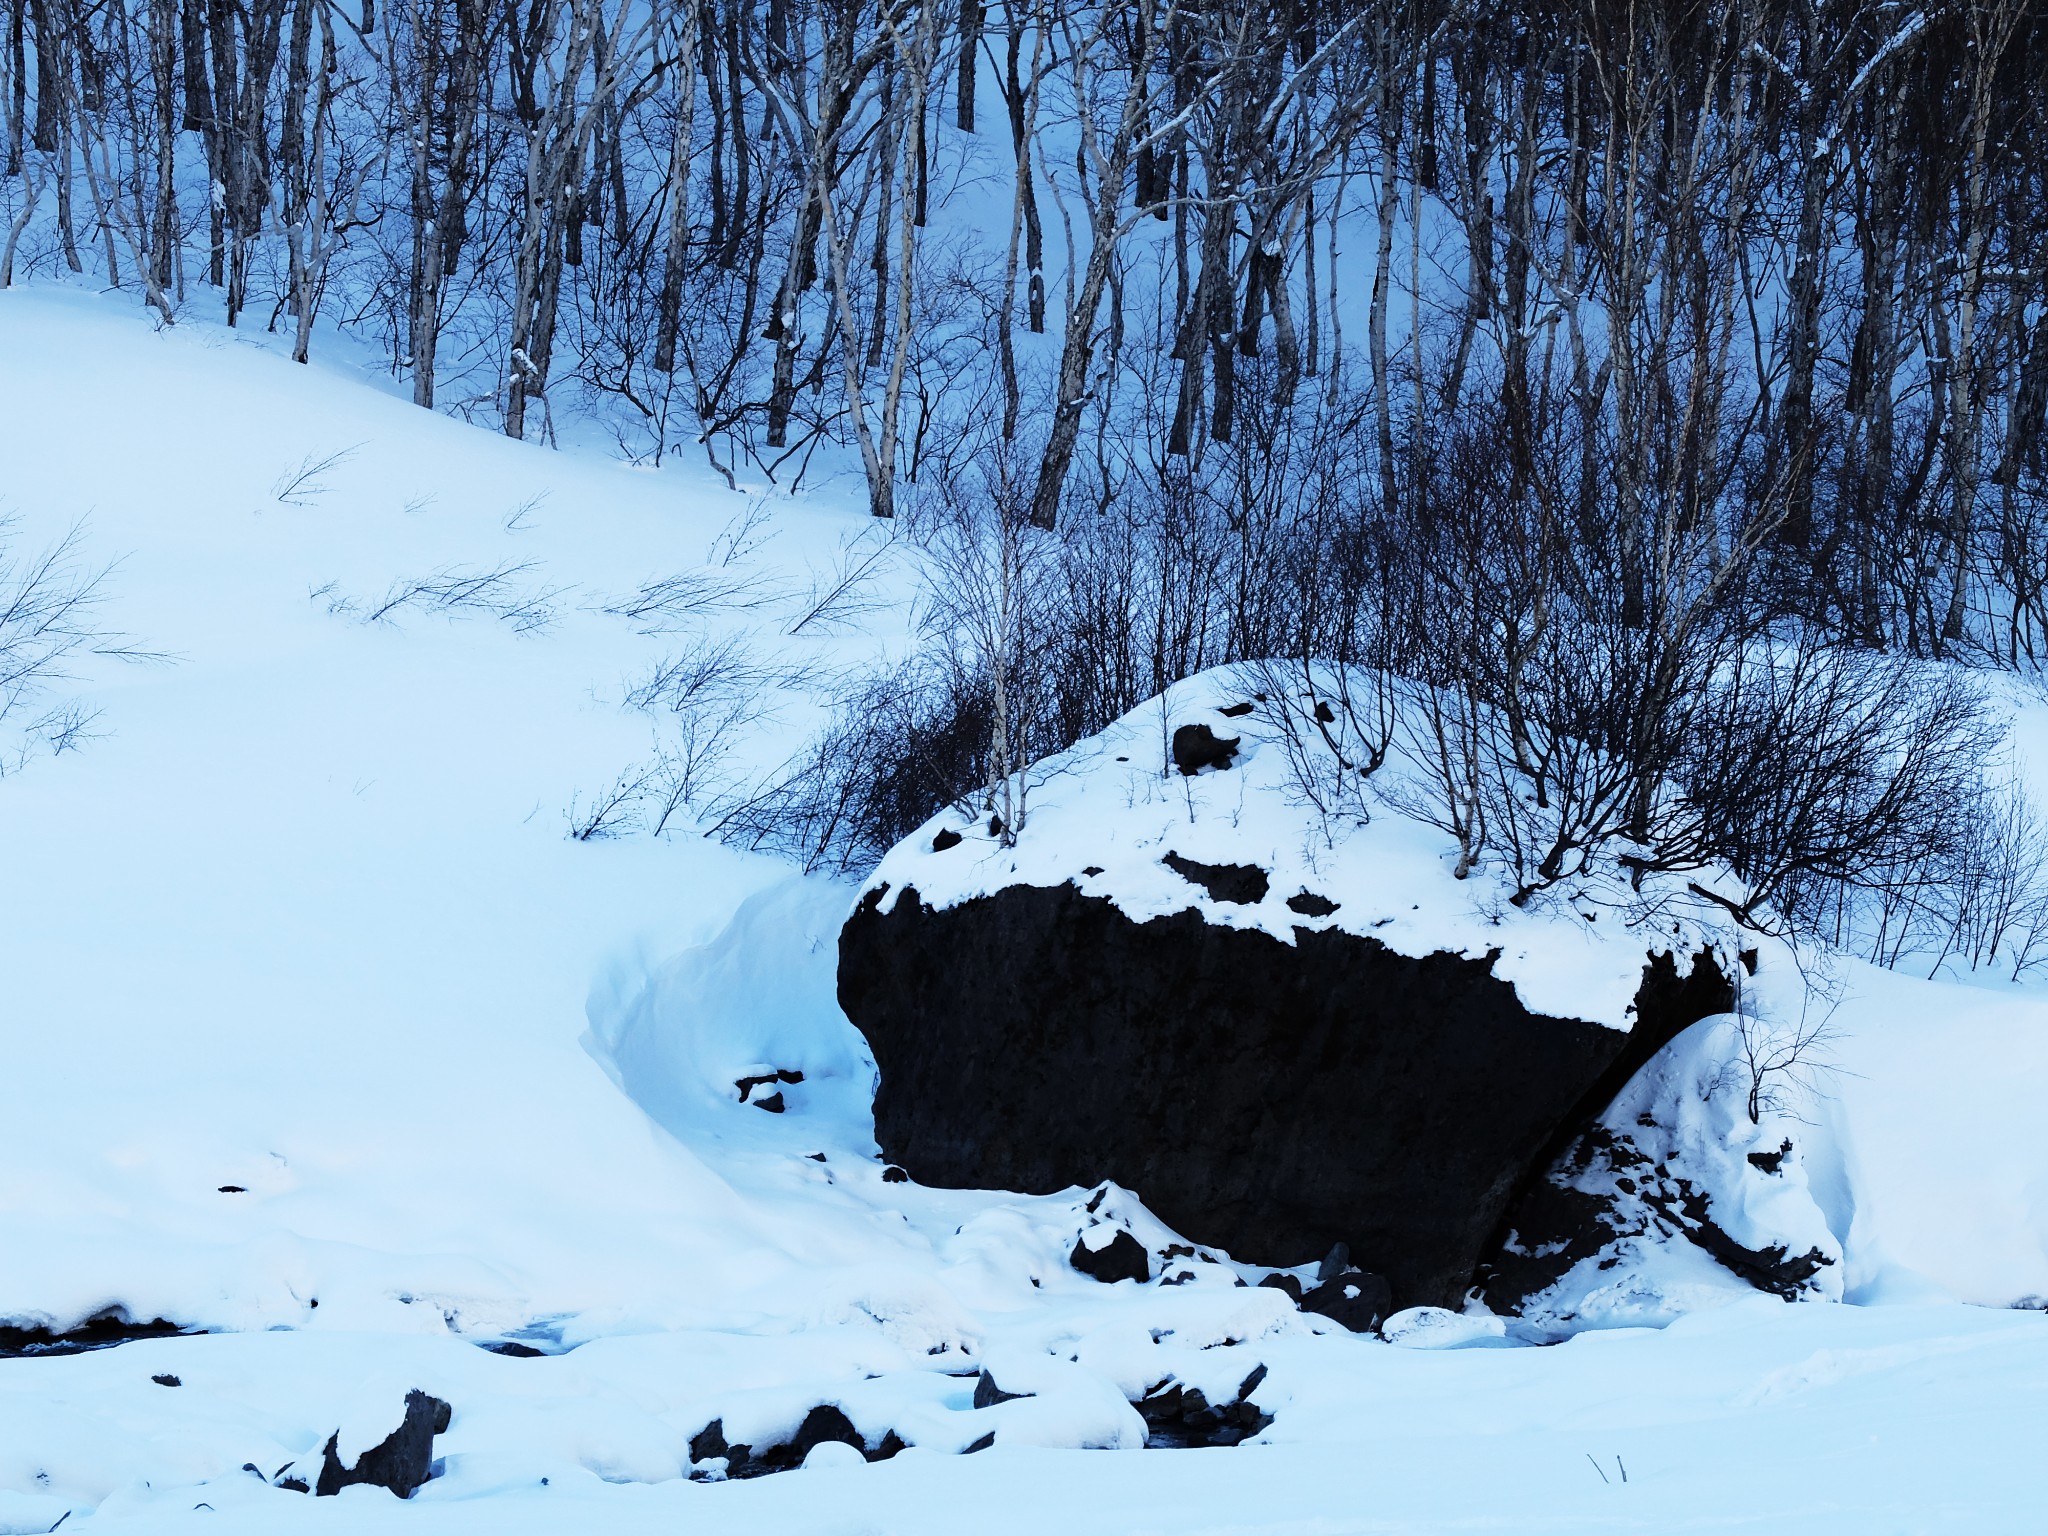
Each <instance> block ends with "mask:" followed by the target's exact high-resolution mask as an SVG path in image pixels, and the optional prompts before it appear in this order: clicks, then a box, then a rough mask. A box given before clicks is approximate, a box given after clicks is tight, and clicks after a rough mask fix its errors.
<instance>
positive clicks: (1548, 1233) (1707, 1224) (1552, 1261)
mask: <svg viewBox="0 0 2048 1536" xmlns="http://www.w3.org/2000/svg"><path fill="white" fill-rule="evenodd" d="M1645 1118H1647V1117H1645ZM1650 1124H1651V1125H1654V1124H1655V1121H1650ZM1791 1151H1792V1145H1791V1143H1790V1142H1789V1141H1788V1142H1786V1143H1785V1144H1784V1145H1783V1146H1782V1147H1781V1148H1780V1149H1779V1150H1778V1151H1776V1152H1768V1153H1755V1152H1753V1153H1751V1154H1749V1161H1750V1162H1751V1163H1753V1164H1755V1165H1756V1166H1757V1167H1758V1168H1759V1169H1761V1170H1762V1171H1763V1172H1765V1173H1772V1174H1775V1173H1776V1172H1777V1171H1778V1167H1779V1166H1780V1165H1781V1164H1782V1162H1783V1160H1784V1158H1785V1157H1786V1156H1788V1155H1789V1154H1790V1153H1791ZM1760 1158H1761V1159H1763V1161H1761V1162H1760V1161H1758V1160H1759V1159H1760ZM1766 1165H1768V1166H1766ZM1595 1167H1599V1168H1604V1169H1605V1170H1606V1171H1608V1172H1610V1173H1613V1174H1614V1175H1615V1177H1614V1179H1613V1184H1614V1187H1615V1190H1616V1191H1617V1193H1615V1194H1611V1195H1602V1194H1595V1193H1590V1192H1588V1191H1587V1190H1584V1189H1580V1188H1576V1187H1574V1184H1573V1180H1574V1179H1576V1178H1577V1177H1578V1176H1580V1175H1582V1174H1584V1173H1585V1172H1586V1171H1587V1170H1588V1169H1589V1168H1595ZM1510 1226H1511V1230H1512V1232H1513V1234H1514V1239H1515V1241H1514V1242H1513V1244H1512V1245H1504V1246H1503V1247H1502V1249H1501V1250H1500V1251H1498V1252H1496V1253H1495V1254H1494V1255H1493V1257H1492V1259H1491V1261H1490V1263H1489V1265H1488V1266H1487V1267H1488V1273H1487V1275H1486V1277H1485V1295H1486V1300H1487V1303H1488V1305H1490V1306H1492V1307H1493V1308H1494V1309H1495V1310H1497V1311H1499V1310H1509V1309H1516V1308H1519V1307H1521V1306H1522V1305H1523V1304H1524V1303H1526V1302H1527V1301H1528V1300H1529V1299H1530V1298H1531V1297H1534V1296H1536V1295H1538V1294H1539V1293H1540V1292H1542V1291H1544V1290H1547V1289H1548V1288H1549V1287H1550V1286H1552V1285H1554V1284H1555V1283H1556V1282H1557V1281H1558V1280H1560V1279H1562V1278H1563V1277H1564V1276H1565V1274H1566V1273H1568V1272H1569V1271H1570V1270H1571V1269H1572V1268H1573V1267H1574V1266H1575V1265H1577V1264H1579V1263H1580V1262H1581V1261H1582V1260H1585V1259H1589V1258H1593V1257H1595V1256H1597V1255H1598V1254H1600V1253H1601V1251H1602V1250H1603V1249H1605V1248H1606V1247H1607V1245H1608V1244H1609V1243H1610V1242H1612V1241H1614V1240H1615V1239H1616V1238H1620V1237H1637V1236H1643V1235H1645V1234H1648V1235H1651V1236H1653V1237H1654V1236H1658V1235H1664V1236H1680V1237H1684V1238H1685V1239H1686V1240H1687V1241H1689V1242H1691V1243H1692V1244H1693V1245H1694V1246H1695V1247H1697V1248H1699V1249H1700V1250H1701V1251H1702V1252H1704V1253H1706V1254H1707V1255H1708V1256H1709V1257H1711V1258H1712V1259H1714V1260H1715V1261H1716V1262H1718V1263H1719V1264H1720V1265H1721V1266H1722V1267H1723V1268H1724V1269H1727V1270H1729V1271H1730V1272H1731V1273H1733V1274H1735V1275H1738V1276H1740V1277H1741V1278H1742V1279H1744V1280H1747V1281H1748V1282H1749V1283H1750V1284H1751V1285H1753V1286H1755V1287H1756V1288H1757V1289H1758V1290H1760V1291H1768V1292H1769V1293H1770V1294H1772V1295H1774V1296H1782V1297H1784V1298H1785V1299H1786V1300H1788V1301H1789V1300H1792V1299H1793V1298H1795V1297H1798V1296H1801V1295H1804V1294H1805V1293H1806V1291H1807V1287H1808V1282H1809V1281H1811V1280H1812V1279H1813V1277H1814V1276H1815V1275H1817V1274H1819V1273H1820V1272H1821V1270H1823V1269H1825V1268H1827V1267H1828V1266H1829V1265H1831V1264H1833V1263H1834V1260H1833V1259H1832V1258H1830V1257H1828V1255H1826V1254H1824V1253H1822V1252H1821V1251H1820V1249H1818V1248H1811V1249H1808V1250H1807V1251H1806V1252H1805V1253H1799V1254H1795V1253H1792V1252H1791V1251H1790V1249H1789V1248H1788V1247H1787V1246H1786V1245H1784V1244H1782V1243H1773V1244H1770V1245H1768V1246H1766V1247H1764V1248H1750V1247H1747V1246H1745V1245H1744V1244H1742V1243H1739V1242H1737V1241H1736V1240H1735V1239H1734V1238H1733V1237H1731V1236H1730V1235H1729V1234H1728V1232H1727V1230H1726V1229H1725V1228H1723V1227H1722V1226H1721V1224H1720V1223H1719V1222H1718V1221H1716V1220H1715V1219H1714V1213H1713V1201H1712V1198H1711V1197H1710V1195H1709V1194H1708V1192H1707V1191H1706V1190H1704V1189H1702V1188H1700V1187H1699V1186H1698V1185H1697V1184H1696V1183H1694V1181H1693V1180H1691V1179H1689V1178H1686V1177H1685V1176H1683V1175H1681V1174H1676V1173H1673V1172H1672V1170H1671V1169H1670V1168H1669V1167H1668V1166H1667V1165H1666V1164H1664V1163H1661V1162H1659V1161H1657V1160H1656V1159H1654V1158H1652V1157H1650V1156H1649V1155H1648V1154H1647V1153H1645V1152H1644V1151H1643V1150H1642V1149H1641V1148H1640V1147H1638V1146H1637V1145H1636V1144H1635V1142H1634V1141H1633V1140H1631V1139H1630V1137H1629V1136H1628V1135H1627V1134H1616V1133H1615V1132H1614V1131H1612V1130H1611V1129H1609V1128H1608V1127H1607V1126H1605V1125H1593V1126H1589V1127H1587V1128H1586V1130H1585V1131H1584V1132H1583V1133H1582V1134H1581V1135H1579V1136H1578V1137H1576V1138H1575V1139H1574V1141H1573V1142H1572V1145H1571V1147H1570V1148H1569V1149H1568V1151H1567V1152H1566V1153H1565V1155H1564V1156H1563V1157H1561V1158H1559V1159H1558V1161H1557V1162H1556V1164H1555V1165H1553V1166H1552V1167H1551V1168H1550V1169H1549V1170H1548V1172H1547V1173H1546V1175H1545V1177H1543V1178H1541V1179H1539V1180H1537V1181H1536V1182H1535V1183H1534V1184H1532V1185H1531V1186H1530V1187H1529V1189H1528V1191H1527V1192H1526V1193H1525V1194H1524V1195H1523V1196H1522V1197H1521V1199H1520V1200H1519V1201H1517V1202H1516V1204H1515V1206H1514V1209H1513V1213H1512V1216H1511V1219H1510Z"/></svg>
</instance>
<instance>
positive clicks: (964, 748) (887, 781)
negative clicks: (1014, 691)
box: [708, 660, 993, 873]
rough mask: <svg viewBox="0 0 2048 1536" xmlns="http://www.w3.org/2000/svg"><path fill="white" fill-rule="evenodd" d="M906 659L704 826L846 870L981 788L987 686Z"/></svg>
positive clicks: (811, 867) (811, 865) (742, 842)
mask: <svg viewBox="0 0 2048 1536" xmlns="http://www.w3.org/2000/svg"><path fill="white" fill-rule="evenodd" d="M962 682H963V679H962V677H961V676H960V674H958V673H957V672H954V671H952V670H950V669H947V668H942V667H938V666H934V665H933V664H932V663H931V662H930V661H929V660H913V661H910V662H907V663H905V664H903V665H902V666H899V667H895V668H892V669H889V670H886V671H882V672H878V673H875V674H872V675H870V676H869V677H867V678H865V679H862V680H859V681H857V682H855V683H852V684H850V685H849V686H848V689H847V697H846V701H845V702H844V703H843V704H842V705H841V706H840V708H839V709H838V710H837V711H836V712H835V713H834V715H833V717H832V720H831V722H830V723H829V724H828V725H827V726H826V727H825V729H824V730H822V731H821V732H819V733H818V734H817V735H816V736H815V737H813V738H812V740H811V741H810V742H809V743H807V744H806V745H805V746H804V748H803V749H802V750H801V751H799V752H798V753H797V754H796V755H795V756H794V757H793V758H791V759H790V760H789V761H788V762H786V763H784V764H783V765H782V767H781V768H780V769H778V770H777V771H775V772H774V773H772V774H770V775H768V776H767V777H766V778H765V779H764V780H763V781H762V782H761V783H759V784H758V785H755V786H753V787H752V788H750V789H748V790H747V791H746V792H744V793H739V794H734V795H732V796H730V797H728V798H727V800H726V801H725V802H724V803H723V804H722V805H720V806H718V807H716V808H715V811H714V814H713V815H712V817H711V819H710V825H709V828H708V830H709V831H710V833H711V834H712V835H714V836H716V837H718V838H719V839H721V840H722V841H724V842H728V843H732V844H734V845H735V846H738V847H743V848H749V849H759V850H764V851H767V852H771V853H778V854H781V855H782V856H784V857H786V858H791V859H794V860H796V861H797V862H798V863H800V864H802V866H803V867H804V869H805V870H806V871H807V872H808V871H815V870H820V869H829V870H834V871H837V872H840V873H850V872H854V871H859V870H863V869H866V868H868V867H870V866H872V865H873V864H874V863H875V862H876V861H877V860H879V859H880V858H881V856H882V855H883V854H884V853H886V852H887V851H888V850H889V848H890V847H891V846H893V845H894V844H895V843H896V841H897V840H898V839H899V838H901V837H903V836H904V835H905V834H906V833H908V832H910V831H911V830H912V829H913V828H915V827H916V826H917V825H918V824H919V823H921V822H923V821H924V820H925V819H926V818H927V817H929V816H930V815H931V814H932V813H933V812H934V811H936V810H937V809H938V808H939V807H940V806H942V805H945V804H947V803H949V802H951V801H953V800H955V799H957V798H959V796H960V795H961V794H962V793H963V791H965V790H967V789H970V788H972V787H975V786H985V785H986V784H987V783H988V756H987V753H988V744H989V739H990V727H991V721H992V716H993V711H992V708H991V704H990V700H989V698H988V695H987V694H986V692H982V691H975V690H972V689H969V690H968V691H965V692H962V691H959V685H960V684H961V683H962Z"/></svg>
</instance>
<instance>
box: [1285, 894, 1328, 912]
mask: <svg viewBox="0 0 2048 1536" xmlns="http://www.w3.org/2000/svg"><path fill="white" fill-rule="evenodd" d="M1287 910H1288V911H1290V912H1299V913H1300V914H1301V915H1302V916H1303V917H1328V916H1329V915H1330V914H1331V913H1332V912H1334V911H1336V910H1337V903H1336V902H1334V901H1332V900H1330V898H1329V897H1327V896H1318V895H1317V894H1316V893H1315V892H1314V891H1303V892H1301V893H1300V894H1299V895H1296V896H1290V897H1288V898H1287Z"/></svg>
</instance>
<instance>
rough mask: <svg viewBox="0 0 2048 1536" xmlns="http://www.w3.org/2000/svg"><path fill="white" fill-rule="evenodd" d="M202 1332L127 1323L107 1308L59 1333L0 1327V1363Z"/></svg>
mask: <svg viewBox="0 0 2048 1536" xmlns="http://www.w3.org/2000/svg"><path fill="white" fill-rule="evenodd" d="M203 1331H204V1330H201V1329H187V1328H180V1327H179V1326H178V1325H177V1324H176V1323H172V1322H166V1321H165V1320H164V1319H163V1318H161V1317H153V1318H151V1319H150V1320H149V1321H148V1322H146V1323H135V1322H130V1321H129V1320H128V1314H127V1313H126V1312H125V1311H124V1310H122V1309H121V1308H119V1307H109V1308H108V1309H107V1310H106V1311H104V1312H99V1313H96V1314H94V1315H93V1316H91V1317H89V1318H87V1319H86V1320H85V1321H84V1322H82V1323H80V1324H79V1325H78V1326H77V1327H76V1328H67V1329H66V1330H64V1331H63V1332H62V1333H58V1332H54V1331H53V1330H51V1329H49V1328H47V1327H45V1326H43V1325H42V1324H40V1323H34V1324H30V1325H28V1326H26V1327H24V1326H22V1325H20V1324H18V1323H0V1360H11V1359H15V1358H17V1357H19V1356H22V1355H82V1354H84V1353H85V1352H86V1351H88V1350H93V1349H112V1348H113V1347H114V1346H115V1345H116V1344H128V1343H132V1342H134V1341H135V1340H136V1339H174V1338H178V1337H179V1336H181V1335H183V1334H187V1333H194V1332H203Z"/></svg>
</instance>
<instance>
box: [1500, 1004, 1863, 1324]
mask: <svg viewBox="0 0 2048 1536" xmlns="http://www.w3.org/2000/svg"><path fill="white" fill-rule="evenodd" d="M1743 1028H1744V1025H1743V1021H1742V1020H1741V1019H1739V1018H1737V1017H1735V1016H1732V1015H1721V1016H1717V1017H1715V1018H1711V1019H1704V1020H1702V1021H1700V1022H1699V1023H1698V1024H1695V1025H1693V1026H1692V1028H1690V1029H1688V1030H1687V1031H1686V1032H1685V1033H1684V1034H1682V1035H1680V1036H1679V1037H1678V1038H1677V1039H1676V1040H1674V1041H1673V1042H1672V1043H1671V1044H1670V1045H1668V1046H1666V1047H1665V1048H1664V1050H1663V1051H1661V1052H1660V1053H1658V1055H1657V1056H1656V1057H1655V1058H1653V1059H1652V1060H1651V1062H1650V1063H1649V1065H1648V1066H1646V1067H1644V1068H1643V1069H1642V1070H1641V1071H1640V1072H1638V1073H1637V1074H1636V1076H1635V1077H1634V1078H1633V1079H1632V1080H1631V1081H1630V1083H1629V1085H1628V1086H1627V1087H1626V1088H1625V1089H1624V1090H1623V1091H1622V1092H1621V1094H1620V1095H1619V1096H1617V1097H1616V1099H1615V1100H1614V1103H1613V1104H1612V1105H1611V1106H1610V1107H1609V1108H1608V1110H1607V1112H1606V1113H1605V1114H1603V1115H1602V1116H1601V1118H1600V1120H1599V1122H1598V1124H1596V1125H1595V1126H1593V1127H1592V1128H1591V1129H1590V1130H1589V1131H1588V1132H1587V1133H1586V1134H1585V1135H1584V1136H1582V1137H1581V1138H1580V1139H1579V1141H1578V1143H1577V1144H1576V1145H1575V1146H1574V1147H1573V1148H1572V1149H1571V1150H1570V1151H1569V1152H1567V1153H1566V1155H1565V1157H1564V1158H1563V1159H1562V1160H1561V1162H1560V1165H1559V1167H1558V1168H1556V1169H1554V1170H1553V1171H1552V1173H1551V1175H1550V1182H1551V1183H1552V1184H1553V1186H1555V1187H1556V1188H1557V1189H1558V1190H1560V1191H1561V1192H1562V1193H1563V1195H1564V1197H1565V1205H1564V1208H1565V1209H1566V1210H1569V1211H1571V1212H1572V1213H1574V1215H1576V1216H1577V1218H1578V1220H1579V1222H1580V1223H1581V1225H1580V1226H1579V1227H1578V1228H1577V1230H1573V1229H1572V1228H1570V1227H1569V1226H1568V1227H1567V1228H1566V1229H1565V1230H1564V1231H1563V1232H1562V1233H1557V1232H1553V1231H1550V1230H1548V1229H1546V1230H1542V1231H1540V1232H1536V1233H1525V1232H1518V1233H1516V1234H1515V1235H1514V1236H1513V1237H1511V1238H1510V1240H1509V1243H1508V1245H1507V1247H1508V1252H1509V1253H1510V1254H1511V1255H1513V1254H1518V1253H1519V1254H1525V1255H1528V1256H1530V1257H1532V1258H1535V1259H1539V1260H1540V1259H1543V1258H1547V1257H1550V1256H1551V1253H1550V1250H1552V1249H1557V1248H1561V1249H1562V1252H1561V1253H1560V1254H1559V1255H1558V1257H1562V1258H1575V1260H1576V1261H1575V1262H1573V1263H1572V1264H1571V1267H1570V1268H1569V1269H1568V1270H1567V1271H1566V1272H1565V1273H1564V1274H1563V1275H1562V1276H1561V1277H1560V1278H1559V1279H1558V1280H1557V1281H1556V1282H1555V1283H1554V1284H1552V1285H1551V1286H1549V1287H1547V1288H1546V1289H1544V1290H1543V1291H1541V1292H1539V1293H1538V1294H1536V1295H1535V1296H1533V1297H1531V1298H1530V1299H1529V1300H1528V1301H1527V1302H1526V1303H1525V1304H1524V1306H1523V1308H1522V1324H1523V1326H1524V1328H1526V1329H1527V1330H1529V1331H1531V1332H1534V1333H1537V1334H1544V1333H1547V1334H1549V1335H1550V1336H1553V1337H1558V1336H1563V1335H1564V1334H1567V1333H1571V1332H1575V1331H1577V1330H1578V1329H1581V1328H1589V1327H1591V1328H1612V1327H1634V1326H1643V1325H1653V1326H1655V1325H1662V1324H1665V1323H1669V1322H1671V1321H1672V1320H1673V1319H1675V1318H1678V1317H1681V1316H1684V1315H1685V1314H1687V1313H1689V1312H1694V1311H1698V1310H1700V1309H1701V1308H1703V1307H1713V1306H1717V1305H1722V1304H1725V1303H1726V1302H1728V1301H1731V1300H1735V1299H1738V1298H1741V1297H1744V1296H1748V1295H1751V1294H1754V1292H1755V1291H1756V1290H1759V1289H1761V1290H1765V1291H1768V1292H1771V1293H1773V1294H1777V1295H1779V1296H1782V1297H1784V1298H1785V1299H1786V1300H1828V1301H1832V1300H1838V1299H1840V1297H1841V1294H1842V1245H1841V1243H1840V1241H1839V1239H1838V1238H1837V1237H1836V1236H1835V1234H1834V1232H1833V1231H1832V1230H1831V1229H1830V1228H1829V1226H1828V1221H1827V1217H1826V1214H1825V1213H1824V1212H1823V1211H1822V1209H1821V1207H1820V1204H1819V1202H1818V1201H1817V1200H1816V1199H1815V1198H1814V1194H1813V1191H1812V1187H1811V1184H1810V1181H1809V1178H1808V1172H1807V1162H1806V1157H1805V1154H1804V1152H1803V1151H1802V1144H1803V1143H1804V1141H1805V1140H1806V1137H1807V1133H1808V1131H1809V1129H1810V1128H1809V1127H1808V1126H1807V1125H1805V1124H1804V1123H1803V1122H1801V1121H1800V1120H1798V1119H1796V1118H1795V1117H1794V1116H1793V1115H1792V1114H1791V1113H1790V1112H1789V1111H1788V1110H1785V1109H1779V1108H1774V1107H1771V1106H1769V1105H1765V1106H1761V1107H1760V1111H1759V1114H1758V1117H1757V1118H1756V1119H1755V1120H1752V1119H1751V1118H1750V1116H1749V1114H1748V1112H1747V1111H1748V1107H1749V1104H1748V1100H1749V1093H1748V1089H1749V1083H1748V1081H1747V1079H1746V1077H1745V1076H1744V1074H1742V1072H1741V1071H1740V1068H1739V1063H1740V1062H1741V1061H1742V1060H1743V1049H1742V1039H1741V1034H1742V1030H1743ZM1571 1197H1576V1198H1571ZM1532 1250H1534V1251H1533V1252H1532ZM1585 1250H1590V1251H1585Z"/></svg>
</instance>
